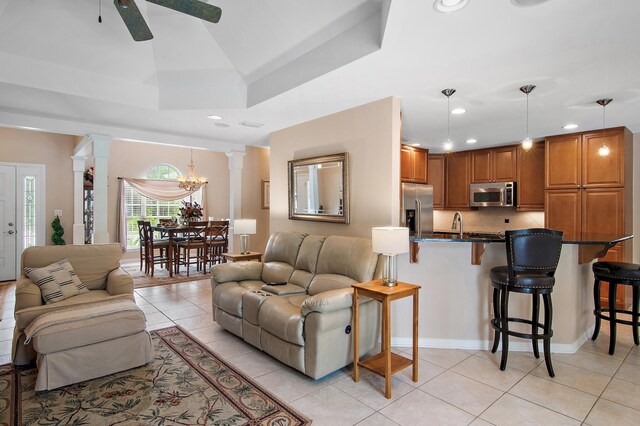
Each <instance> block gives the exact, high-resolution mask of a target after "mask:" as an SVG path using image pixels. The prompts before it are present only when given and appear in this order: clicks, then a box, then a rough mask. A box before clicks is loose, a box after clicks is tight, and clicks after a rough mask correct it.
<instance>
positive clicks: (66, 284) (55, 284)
mask: <svg viewBox="0 0 640 426" xmlns="http://www.w3.org/2000/svg"><path fill="white" fill-rule="evenodd" d="M24 271H25V273H26V274H27V276H28V277H29V278H30V279H31V281H33V282H34V283H35V284H36V285H37V286H38V287H40V291H41V292H42V298H43V299H44V301H45V303H46V304H50V303H55V302H59V301H61V300H64V299H66V298H68V297H71V296H75V295H77V294H80V293H86V292H88V291H89V290H88V289H87V288H86V287H85V285H84V284H82V282H81V281H80V279H79V278H78V276H77V275H76V272H75V271H74V270H73V267H72V266H71V264H70V263H69V260H67V259H62V260H61V261H59V262H55V263H52V264H51V265H47V266H45V267H43V268H24Z"/></svg>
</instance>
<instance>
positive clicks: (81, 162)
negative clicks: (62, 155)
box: [71, 155, 87, 172]
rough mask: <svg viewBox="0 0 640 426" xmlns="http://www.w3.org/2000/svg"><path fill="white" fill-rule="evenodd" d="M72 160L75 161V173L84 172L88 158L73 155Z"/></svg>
mask: <svg viewBox="0 0 640 426" xmlns="http://www.w3.org/2000/svg"><path fill="white" fill-rule="evenodd" d="M71 160H72V161H73V171H74V172H84V167H85V164H86V161H87V157H85V156H84V155H72V156H71Z"/></svg>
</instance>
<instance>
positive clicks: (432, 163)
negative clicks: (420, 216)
mask: <svg viewBox="0 0 640 426" xmlns="http://www.w3.org/2000/svg"><path fill="white" fill-rule="evenodd" d="M444 163H445V161H444V155H443V154H433V155H432V154H429V158H428V166H427V171H428V174H427V183H428V184H429V185H433V208H434V209H444V181H445V176H444V169H445V167H444Z"/></svg>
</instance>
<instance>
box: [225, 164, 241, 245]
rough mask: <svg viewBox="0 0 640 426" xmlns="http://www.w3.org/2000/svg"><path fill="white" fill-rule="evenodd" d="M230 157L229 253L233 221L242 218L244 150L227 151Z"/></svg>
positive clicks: (232, 241)
mask: <svg viewBox="0 0 640 426" xmlns="http://www.w3.org/2000/svg"><path fill="white" fill-rule="evenodd" d="M226 155H227V157H229V221H230V223H229V224H230V225H231V226H230V227H229V253H233V247H234V240H235V235H234V230H233V221H234V220H235V219H241V218H242V167H243V164H244V155H245V153H244V152H241V151H231V152H227V153H226Z"/></svg>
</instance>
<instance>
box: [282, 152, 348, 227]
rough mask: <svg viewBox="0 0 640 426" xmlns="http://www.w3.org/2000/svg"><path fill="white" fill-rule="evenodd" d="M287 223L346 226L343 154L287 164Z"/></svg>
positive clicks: (346, 166)
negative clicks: (342, 224) (313, 222)
mask: <svg viewBox="0 0 640 426" xmlns="http://www.w3.org/2000/svg"><path fill="white" fill-rule="evenodd" d="M289 219H297V220H312V221H317V222H333V223H349V156H348V154H347V153H346V152H344V153H341V154H334V155H325V156H321V157H313V158H304V159H301V160H291V161H289Z"/></svg>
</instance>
